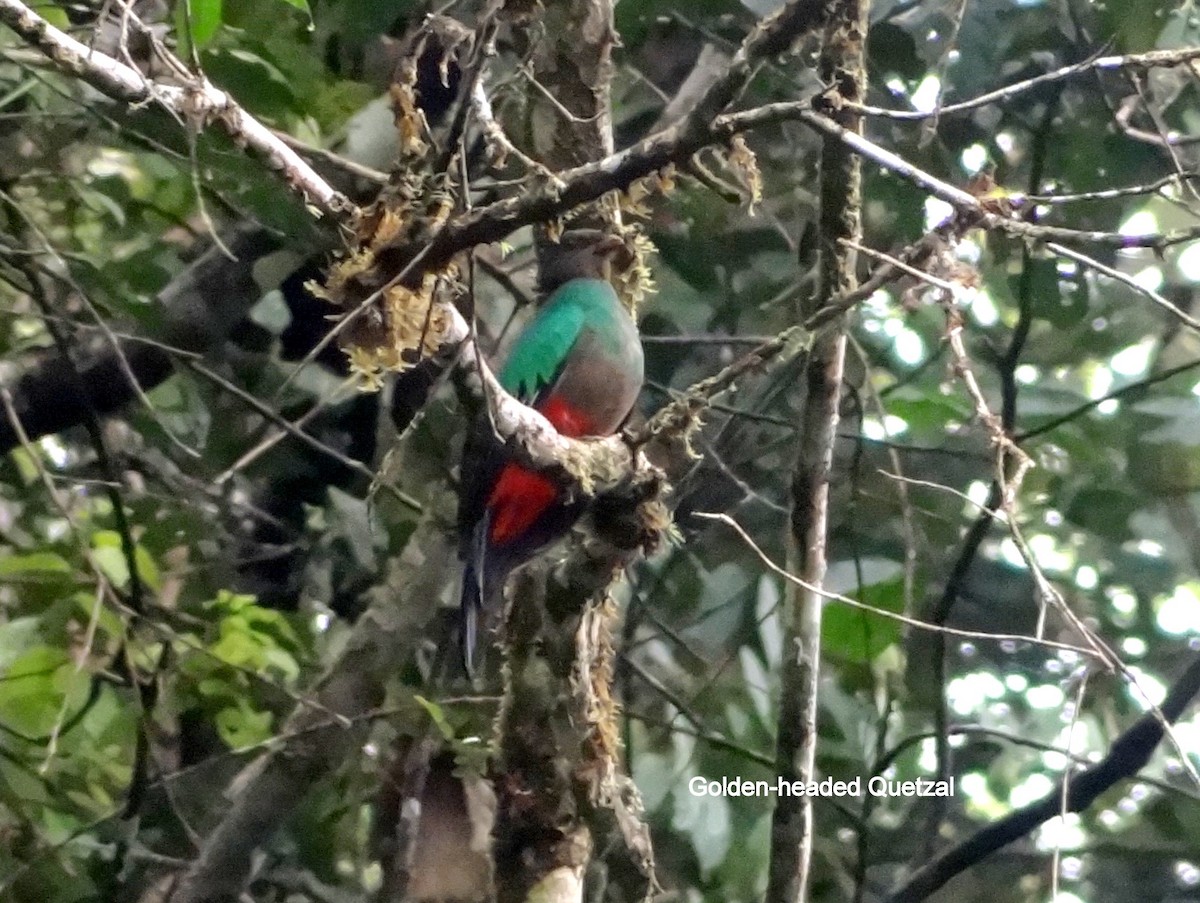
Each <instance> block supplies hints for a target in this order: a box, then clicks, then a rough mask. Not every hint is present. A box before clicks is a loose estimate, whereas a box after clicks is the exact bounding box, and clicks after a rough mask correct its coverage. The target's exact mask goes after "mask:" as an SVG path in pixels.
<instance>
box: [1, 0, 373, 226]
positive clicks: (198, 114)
mask: <svg viewBox="0 0 1200 903" xmlns="http://www.w3.org/2000/svg"><path fill="white" fill-rule="evenodd" d="M0 22H3V23H4V24H5V25H7V26H8V27H9V28H11V29H12V30H13V31H15V32H16V33H17V34H18V35H20V37H21V38H23V39H24V40H25V41H27V42H28V43H30V44H31V45H33V46H34V47H37V48H38V49H39V50H40V51H42V53H44V54H45V55H46V56H47V57H49V58H50V60H51V61H52V62H53V63H54V64H55V65H56V66H58V68H59V69H61V70H63V71H64V72H68V73H70V74H72V75H75V76H77V77H78V78H80V79H82V80H83V81H85V82H87V83H88V84H89V85H91V86H92V87H93V88H95V89H96V90H98V91H100V92H101V93H103V94H107V95H108V96H109V97H112V98H114V99H115V100H122V101H125V102H126V103H129V104H134V105H136V104H144V103H158V104H160V105H162V106H163V107H165V108H166V109H168V110H170V111H171V112H173V113H175V114H176V115H177V116H179V117H180V118H181V119H183V120H185V121H186V122H188V123H191V124H199V123H211V122H216V123H218V124H219V125H220V126H221V127H222V128H223V129H224V130H225V131H226V133H228V134H229V136H230V137H231V138H233V140H234V141H236V142H237V143H238V144H240V145H243V146H246V147H250V148H253V149H254V150H255V151H257V152H258V153H259V154H261V155H262V156H263V158H264V159H265V160H266V161H267V165H268V166H269V167H270V168H271V169H273V170H275V171H276V172H279V173H281V174H282V175H283V177H284V178H285V179H286V180H287V183H288V185H290V186H291V187H292V188H293V189H295V190H297V191H299V192H300V193H302V194H303V195H304V197H305V199H306V200H307V201H308V202H309V203H310V204H314V205H315V206H317V207H319V208H320V209H321V210H323V211H324V212H325V213H329V214H332V215H333V216H334V217H336V218H341V217H344V216H346V215H347V214H350V213H353V211H354V205H353V204H351V203H350V202H349V201H348V200H347V199H346V198H345V197H343V196H342V195H341V194H340V193H338V192H337V191H335V190H334V189H333V188H331V187H330V185H329V183H328V182H326V181H325V180H324V179H323V178H321V176H319V175H318V174H317V173H316V171H315V170H313V168H312V167H311V166H309V165H308V164H307V163H306V162H305V161H304V159H303V158H302V157H301V156H300V155H299V154H298V153H296V151H294V150H293V149H292V148H291V146H289V145H288V144H287V143H286V142H284V141H283V140H282V139H280V138H279V137H278V136H277V135H276V134H275V133H274V132H272V131H271V130H270V129H269V128H267V127H266V126H265V125H263V124H262V123H261V122H259V121H258V120H257V119H255V118H254V117H253V116H251V115H250V114H249V113H247V112H246V111H245V110H244V109H243V108H242V107H241V106H240V105H239V104H238V103H237V101H235V100H234V99H233V98H232V97H231V96H230V95H229V94H227V93H226V92H224V91H222V90H220V89H219V88H217V87H216V86H215V85H213V84H212V82H210V81H209V80H208V79H207V78H204V76H202V75H196V76H194V77H193V79H192V81H191V82H190V83H189V84H186V85H182V86H180V85H170V84H163V83H161V82H154V81H150V80H148V79H147V78H146V77H145V76H143V75H142V74H141V73H140V72H138V71H137V70H136V69H134V68H132V67H131V66H127V65H126V64H125V63H122V62H121V61H120V60H117V59H114V58H113V57H111V56H107V55H106V54H103V53H100V52H99V51H97V50H95V49H93V48H91V47H88V46H87V45H85V44H81V43H80V42H79V41H76V40H75V39H74V38H73V37H71V36H70V35H68V34H66V33H65V32H63V31H60V30H59V29H57V28H55V27H54V26H53V25H51V24H50V23H49V22H47V21H46V20H45V19H43V18H42V17H41V16H39V15H38V14H37V13H35V12H34V11H33V10H32V9H30V8H29V7H28V6H26V5H25V4H24V3H21V2H20V0H0ZM180 68H182V67H180ZM183 71H186V69H183Z"/></svg>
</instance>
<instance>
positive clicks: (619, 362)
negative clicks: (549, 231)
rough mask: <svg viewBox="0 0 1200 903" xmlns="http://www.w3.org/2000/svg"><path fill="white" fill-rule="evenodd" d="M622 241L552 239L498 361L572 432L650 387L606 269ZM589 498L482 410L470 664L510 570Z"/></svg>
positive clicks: (471, 499) (467, 560) (558, 532)
mask: <svg viewBox="0 0 1200 903" xmlns="http://www.w3.org/2000/svg"><path fill="white" fill-rule="evenodd" d="M572 245H574V247H572ZM621 249H624V244H623V243H621V242H618V241H617V240H616V239H611V238H609V239H604V238H601V239H599V240H597V239H595V238H588V237H586V236H582V237H581V236H580V235H572V234H571V233H568V235H567V236H564V238H563V242H562V245H561V246H556V247H553V248H551V249H550V253H549V254H548V255H547V257H548V260H544V261H543V263H542V266H541V285H542V288H543V291H545V292H548V297H547V298H546V301H545V302H544V303H543V304H542V306H541V307H540V309H539V310H538V312H537V314H536V315H535V316H534V317H533V319H532V320H531V321H530V323H529V325H528V326H527V327H526V328H525V330H524V331H523V332H522V333H521V334H520V335H519V336H518V337H517V339H516V341H515V342H514V344H513V346H512V349H511V351H510V352H509V354H508V358H507V359H506V361H505V363H504V366H503V368H502V369H501V371H500V384H501V385H502V386H503V387H504V389H505V390H506V391H507V392H509V393H510V394H511V395H512V396H513V397H515V398H517V399H518V400H519V401H521V402H522V403H524V404H527V405H529V406H530V407H532V408H534V409H535V410H537V411H539V412H540V413H541V414H542V415H543V416H545V418H546V419H547V420H549V421H550V423H551V424H553V425H554V428H555V429H556V430H558V432H559V433H560V434H562V435H564V436H570V437H574V438H579V437H587V436H607V435H611V434H612V433H614V432H616V431H617V429H618V428H620V426H621V424H622V423H623V422H624V420H625V418H626V417H627V416H628V415H629V412H630V411H631V410H632V408H633V405H634V402H636V401H637V396H638V392H639V391H640V390H641V387H642V379H643V360H642V346H641V341H640V340H639V338H638V332H637V327H635V326H634V323H633V320H632V318H631V317H630V315H629V313H628V312H627V311H626V309H625V307H624V306H623V305H622V303H621V301H620V300H619V299H618V298H617V294H616V292H615V291H613V287H612V285H611V283H610V282H609V281H608V278H607V276H608V272H609V261H610V258H611V256H612V255H614V254H615V253H617V251H618V250H621ZM583 508H584V504H583V502H582V501H581V500H579V499H578V498H576V497H573V496H571V495H570V494H569V493H568V492H567V491H565V490H563V489H561V488H560V487H559V485H558V484H557V483H556V482H555V481H554V480H553V478H552V477H549V476H547V475H545V474H540V473H537V472H535V471H532V470H529V469H527V468H525V467H523V466H521V465H520V464H518V463H516V462H515V461H513V460H511V459H510V458H509V457H508V456H506V454H505V452H504V448H503V446H502V445H501V443H500V442H499V440H498V438H497V437H496V435H495V433H494V431H493V430H492V428H491V423H490V420H489V418H488V417H487V412H486V411H485V412H483V413H482V414H481V416H480V417H479V418H478V419H477V421H476V423H475V425H474V427H473V429H472V430H471V431H470V432H469V434H468V436H467V441H466V445H465V446H464V448H463V458H462V468H461V488H460V493H459V509H458V529H459V557H460V558H462V560H463V563H464V571H463V589H462V643H463V660H464V664H465V665H466V670H467V673H468V674H471V673H473V670H474V662H473V659H474V646H475V634H476V631H477V624H478V620H479V616H480V614H481V613H483V614H484V615H485V616H488V615H491V614H492V613H494V612H496V611H498V610H499V608H500V603H501V599H502V593H503V590H504V584H505V581H506V579H507V577H508V575H509V573H511V572H512V571H513V569H515V568H517V567H519V566H520V565H522V564H524V563H525V562H527V561H529V560H530V559H531V558H533V556H534V555H536V554H537V553H538V552H539V551H541V550H542V549H544V548H545V547H546V546H548V545H549V544H550V543H552V542H554V541H555V540H556V539H558V538H560V537H561V536H563V535H564V534H565V533H566V532H567V531H568V530H570V528H571V525H572V524H574V522H575V521H576V520H577V519H578V517H579V515H580V514H581V513H582V511H583Z"/></svg>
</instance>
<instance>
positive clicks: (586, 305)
mask: <svg viewBox="0 0 1200 903" xmlns="http://www.w3.org/2000/svg"><path fill="white" fill-rule="evenodd" d="M625 315H626V314H625V311H624V310H623V309H622V307H621V302H620V300H618V298H617V294H616V292H615V291H613V287H612V286H611V285H609V284H608V283H607V282H605V281H604V280H602V279H572V280H571V281H570V282H567V283H565V284H564V285H562V286H560V287H559V288H558V289H557V290H555V292H554V294H552V295H551V296H550V298H549V300H547V301H546V303H545V304H544V305H542V308H541V309H540V310H539V311H538V312H537V315H536V316H535V317H534V318H533V320H532V321H531V322H530V324H529V325H528V326H527V327H526V328H525V331H524V332H522V333H521V335H520V336H519V337H518V338H517V341H516V342H515V343H514V344H513V347H512V350H511V351H510V352H509V355H508V360H507V361H506V362H505V364H504V369H503V370H502V371H501V373H500V384H501V385H502V386H504V388H505V389H506V390H507V391H508V392H509V393H511V394H512V395H514V396H515V397H517V398H519V399H520V400H521V401H524V402H529V401H532V400H533V399H534V397H535V396H536V395H537V393H538V392H539V391H540V390H541V389H542V387H544V386H548V385H551V384H552V383H553V382H554V380H555V377H556V376H557V374H558V372H559V371H560V370H561V369H562V365H563V364H564V363H565V362H566V360H567V358H568V356H569V355H570V353H571V349H572V347H574V345H575V343H576V341H577V340H578V339H579V335H580V333H581V332H583V330H584V329H585V328H586V329H588V330H589V331H591V332H592V333H594V334H595V335H596V336H597V337H598V338H599V339H600V340H601V343H602V344H603V343H609V342H611V343H616V342H618V341H619V340H620V335H621V331H620V329H619V328H618V327H617V324H618V322H619V318H620V317H623V316H625ZM611 350H612V351H613V353H614V354H616V353H617V351H618V349H616V348H612V349H611Z"/></svg>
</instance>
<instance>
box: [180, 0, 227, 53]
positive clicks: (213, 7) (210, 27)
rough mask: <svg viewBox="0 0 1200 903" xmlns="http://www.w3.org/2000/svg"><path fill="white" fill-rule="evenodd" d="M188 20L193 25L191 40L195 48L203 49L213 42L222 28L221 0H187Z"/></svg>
mask: <svg viewBox="0 0 1200 903" xmlns="http://www.w3.org/2000/svg"><path fill="white" fill-rule="evenodd" d="M185 5H186V7H187V11H188V19H189V21H190V23H191V26H192V29H191V38H192V43H193V45H194V46H195V47H198V48H199V47H203V46H205V45H206V44H207V43H208V42H209V41H211V40H212V38H213V35H215V34H216V33H217V29H218V28H220V27H221V0H186V4H184V3H181V4H180V5H179V6H180V8H181V9H182V8H183V7H184V6H185Z"/></svg>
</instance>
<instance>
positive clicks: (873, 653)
mask: <svg viewBox="0 0 1200 903" xmlns="http://www.w3.org/2000/svg"><path fill="white" fill-rule="evenodd" d="M859 569H861V571H862V580H863V585H862V586H861V587H859V586H856V583H857V581H858V576H857V570H858V569H856V568H855V567H854V564H853V563H852V562H849V561H838V562H834V563H833V564H832V565H831V566H830V568H829V575H828V577H827V579H826V585H827V587H828V589H830V590H831V591H832V592H840V593H841V594H842V595H844V596H848V597H849V598H851V599H857V600H858V601H859V602H862V603H863V604H865V605H870V606H872V607H874V608H881V609H884V610H885V611H891V612H899V611H901V610H902V609H903V607H904V580H903V577H902V576H901V575H900V573H899V572H900V570H901V567H900V564H899V563H897V562H895V561H891V560H889V559H885V558H864V559H862V561H860V562H859ZM821 637H822V639H821V642H822V644H823V646H824V647H825V649H826V651H828V652H830V653H831V654H833V655H835V656H839V657H843V658H847V659H850V660H851V661H857V662H864V663H867V662H870V661H872V660H874V659H875V658H876V657H877V656H878V655H879V654H880V653H881V652H883V650H885V649H887V648H888V647H889V646H890V645H892V644H893V643H895V642H897V641H898V640H899V639H900V623H899V622H898V621H896V620H894V619H893V618H886V617H881V616H879V615H874V614H871V613H870V612H865V611H862V610H861V609H856V608H851V607H850V606H848V605H845V604H842V603H838V602H836V601H834V602H831V603H829V604H828V605H826V606H825V613H824V615H823V616H822V625H821Z"/></svg>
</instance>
